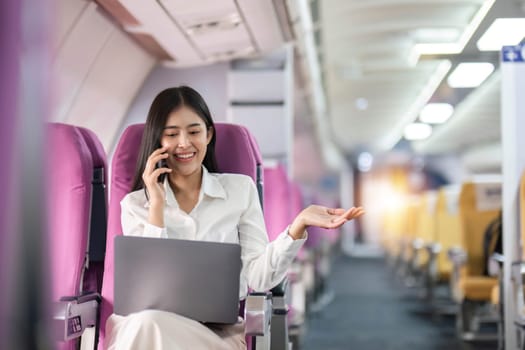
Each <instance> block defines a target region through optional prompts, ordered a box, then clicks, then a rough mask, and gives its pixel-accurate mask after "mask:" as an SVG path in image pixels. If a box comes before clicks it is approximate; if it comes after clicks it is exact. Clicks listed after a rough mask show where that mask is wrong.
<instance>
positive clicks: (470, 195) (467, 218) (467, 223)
mask: <svg viewBox="0 0 525 350" xmlns="http://www.w3.org/2000/svg"><path fill="white" fill-rule="evenodd" d="M500 210H501V182H500V181H499V180H482V181H471V182H466V183H463V184H462V187H461V193H460V197H459V215H460V222H461V242H462V246H463V249H464V251H460V250H457V249H456V250H455V251H454V250H452V251H449V256H450V258H451V259H452V261H453V263H454V272H453V276H454V281H452V283H453V286H454V289H453V292H454V295H453V297H454V299H455V300H456V302H458V303H459V304H460V312H459V314H458V317H459V318H458V322H457V325H458V332H459V334H460V336H461V337H462V338H463V339H465V340H474V339H480V338H486V337H487V336H488V337H492V336H491V335H486V334H481V333H479V332H478V330H479V322H478V321H479V320H484V322H494V323H495V322H497V315H495V314H494V315H493V314H491V313H490V312H486V311H487V310H485V309H484V308H483V306H484V305H486V304H488V303H489V301H490V298H491V293H492V289H493V287H494V286H495V285H497V283H498V280H497V278H494V277H489V276H484V275H483V269H484V266H485V262H484V255H483V239H484V232H485V229H486V227H487V225H488V224H489V223H490V222H491V221H492V220H493V219H495V218H496V217H497V216H498V215H499V211H500Z"/></svg>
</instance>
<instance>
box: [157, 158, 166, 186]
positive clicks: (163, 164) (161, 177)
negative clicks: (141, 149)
mask: <svg viewBox="0 0 525 350" xmlns="http://www.w3.org/2000/svg"><path fill="white" fill-rule="evenodd" d="M155 168H157V169H158V168H168V162H166V159H161V160H159V161H158V162H157V165H156V166H155ZM166 176H168V173H162V174H160V175H159V177H158V178H157V181H158V182H160V183H164V180H165V179H166Z"/></svg>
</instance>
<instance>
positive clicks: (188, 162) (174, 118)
mask: <svg viewBox="0 0 525 350" xmlns="http://www.w3.org/2000/svg"><path fill="white" fill-rule="evenodd" d="M212 133H213V129H210V130H207V129H206V124H205V123H204V120H202V119H201V117H199V115H198V114H197V113H195V112H194V111H193V110H192V109H191V108H188V107H186V106H182V107H181V108H178V109H176V110H174V111H173V112H171V113H170V115H169V116H168V119H167V121H166V125H165V127H164V131H163V132H162V136H161V139H160V144H161V146H163V147H167V149H168V150H167V153H168V154H169V157H168V159H167V162H168V166H169V167H170V168H171V169H173V172H172V176H173V175H175V176H177V175H182V176H189V175H192V174H195V173H197V174H200V170H201V165H202V162H203V160H204V156H205V155H206V147H207V146H208V143H209V142H210V140H211V137H212Z"/></svg>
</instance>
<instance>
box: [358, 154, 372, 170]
mask: <svg viewBox="0 0 525 350" xmlns="http://www.w3.org/2000/svg"><path fill="white" fill-rule="evenodd" d="M373 163H374V157H373V156H372V155H371V154H370V153H368V152H361V153H359V156H358V157H357V169H359V171H361V172H367V171H370V169H372V164H373Z"/></svg>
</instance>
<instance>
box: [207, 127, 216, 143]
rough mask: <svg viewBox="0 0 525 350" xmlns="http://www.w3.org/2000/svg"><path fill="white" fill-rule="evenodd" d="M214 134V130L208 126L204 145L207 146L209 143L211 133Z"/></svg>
mask: <svg viewBox="0 0 525 350" xmlns="http://www.w3.org/2000/svg"><path fill="white" fill-rule="evenodd" d="M214 132H215V130H214V129H213V127H212V126H210V127H209V128H208V130H207V133H206V144H209V143H210V141H211V138H212V137H213V133H214Z"/></svg>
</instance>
